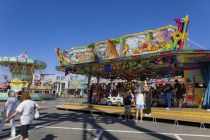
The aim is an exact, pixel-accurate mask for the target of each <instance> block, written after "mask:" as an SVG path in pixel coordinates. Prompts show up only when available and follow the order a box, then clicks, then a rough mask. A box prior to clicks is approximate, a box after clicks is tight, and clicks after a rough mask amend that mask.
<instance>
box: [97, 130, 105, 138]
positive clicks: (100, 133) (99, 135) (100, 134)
mask: <svg viewBox="0 0 210 140" xmlns="http://www.w3.org/2000/svg"><path fill="white" fill-rule="evenodd" d="M103 132H104V130H102V129H101V130H100V131H99V133H98V135H97V136H96V138H95V140H99V139H100V137H101V136H102V133H103Z"/></svg>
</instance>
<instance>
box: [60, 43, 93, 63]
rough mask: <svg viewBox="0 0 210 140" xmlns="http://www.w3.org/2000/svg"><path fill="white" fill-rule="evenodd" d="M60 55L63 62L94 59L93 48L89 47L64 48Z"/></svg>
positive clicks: (80, 61) (82, 61) (79, 61)
mask: <svg viewBox="0 0 210 140" xmlns="http://www.w3.org/2000/svg"><path fill="white" fill-rule="evenodd" d="M60 56H61V59H60V61H61V62H62V64H78V63H85V62H92V61H94V53H93V50H92V48H87V47H84V48H74V49H71V50H64V51H63V52H62V54H61V55H60Z"/></svg>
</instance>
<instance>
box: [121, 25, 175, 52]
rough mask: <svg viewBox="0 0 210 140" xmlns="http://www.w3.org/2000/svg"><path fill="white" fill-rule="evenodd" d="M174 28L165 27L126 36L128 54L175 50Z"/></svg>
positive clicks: (125, 46) (125, 49)
mask: <svg viewBox="0 0 210 140" xmlns="http://www.w3.org/2000/svg"><path fill="white" fill-rule="evenodd" d="M174 32H175V29H173V28H163V29H160V30H156V31H147V32H144V33H140V34H137V35H133V36H128V37H125V38H124V50H123V53H125V55H126V56H132V55H139V54H146V53H154V52H161V51H167V50H174V49H175V46H174V45H173V40H172V35H173V33H174Z"/></svg>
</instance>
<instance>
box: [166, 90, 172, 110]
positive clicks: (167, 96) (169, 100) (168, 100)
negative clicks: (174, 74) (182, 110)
mask: <svg viewBox="0 0 210 140" xmlns="http://www.w3.org/2000/svg"><path fill="white" fill-rule="evenodd" d="M166 98H167V106H168V108H170V109H171V99H172V92H167V93H166Z"/></svg>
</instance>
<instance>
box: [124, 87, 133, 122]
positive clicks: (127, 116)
mask: <svg viewBox="0 0 210 140" xmlns="http://www.w3.org/2000/svg"><path fill="white" fill-rule="evenodd" d="M131 93H132V91H131V90H128V91H127V93H126V94H125V95H124V97H123V103H124V109H125V120H128V119H130V114H131V100H132V95H131Z"/></svg>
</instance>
